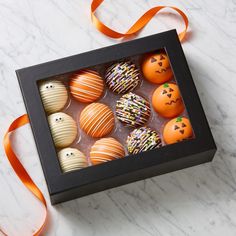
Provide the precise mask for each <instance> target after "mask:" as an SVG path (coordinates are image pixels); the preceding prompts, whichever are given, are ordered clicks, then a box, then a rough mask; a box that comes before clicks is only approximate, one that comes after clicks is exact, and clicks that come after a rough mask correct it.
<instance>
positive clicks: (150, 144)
mask: <svg viewBox="0 0 236 236" xmlns="http://www.w3.org/2000/svg"><path fill="white" fill-rule="evenodd" d="M126 142H127V148H128V152H129V154H137V153H140V152H144V151H149V150H152V149H154V148H159V147H161V146H162V142H161V138H160V136H159V134H158V133H157V132H156V131H155V130H152V129H150V128H148V127H141V128H138V129H135V130H133V131H132V132H131V133H130V135H129V136H128V138H127V141H126Z"/></svg>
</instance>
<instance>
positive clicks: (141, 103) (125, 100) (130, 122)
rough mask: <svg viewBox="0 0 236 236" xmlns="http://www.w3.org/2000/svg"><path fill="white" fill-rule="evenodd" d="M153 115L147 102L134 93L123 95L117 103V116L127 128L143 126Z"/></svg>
mask: <svg viewBox="0 0 236 236" xmlns="http://www.w3.org/2000/svg"><path fill="white" fill-rule="evenodd" d="M150 114H151V110H150V105H149V103H148V101H147V100H145V99H144V98H142V97H141V96H139V95H137V94H134V93H132V92H130V93H127V94H125V95H123V96H122V97H121V98H120V99H119V100H118V101H117V103H116V116H117V119H118V120H119V121H121V122H122V123H123V124H124V125H125V126H130V127H138V126H143V125H144V124H146V122H147V121H148V119H149V117H150Z"/></svg>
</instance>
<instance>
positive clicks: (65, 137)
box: [48, 112, 78, 148]
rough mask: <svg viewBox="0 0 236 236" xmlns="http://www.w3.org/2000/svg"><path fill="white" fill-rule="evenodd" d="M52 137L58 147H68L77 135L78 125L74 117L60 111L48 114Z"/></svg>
mask: <svg viewBox="0 0 236 236" xmlns="http://www.w3.org/2000/svg"><path fill="white" fill-rule="evenodd" d="M48 123H49V127H50V129H51V134H52V138H53V141H54V144H55V146H56V147H57V148H63V147H68V146H69V145H70V144H72V143H73V142H74V141H75V138H76V137H77V132H78V131H77V125H76V122H75V121H74V120H73V118H72V117H70V116H69V115H67V114H65V113H63V112H58V113H54V114H52V115H50V116H48Z"/></svg>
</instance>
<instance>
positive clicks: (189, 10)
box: [0, 0, 236, 236]
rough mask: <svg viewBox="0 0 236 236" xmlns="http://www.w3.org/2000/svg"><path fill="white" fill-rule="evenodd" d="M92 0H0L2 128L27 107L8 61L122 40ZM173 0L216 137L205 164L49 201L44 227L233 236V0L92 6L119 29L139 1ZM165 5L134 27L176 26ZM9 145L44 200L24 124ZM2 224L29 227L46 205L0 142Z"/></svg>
mask: <svg viewBox="0 0 236 236" xmlns="http://www.w3.org/2000/svg"><path fill="white" fill-rule="evenodd" d="M90 2H91V1H88V0H87V1H76V0H71V1H66V0H60V1H56V0H40V1H37V0H21V1H17V0H7V1H6V0H0V32H1V34H0V35H1V37H0V137H1V139H2V137H3V134H4V132H5V130H6V129H7V127H8V125H9V122H10V121H11V120H13V119H14V118H16V117H17V116H19V115H21V114H23V113H25V107H24V104H23V100H22V96H21V93H20V89H19V86H18V82H17V79H16V76H15V72H14V70H15V69H18V68H22V67H26V66H30V65H33V64H38V63H42V62H45V61H49V60H53V59H58V58H60V57H64V56H69V55H72V54H77V53H80V52H84V51H88V50H91V49H96V48H100V47H104V46H108V45H112V44H116V43H118V42H120V40H113V39H109V38H107V37H105V36H103V35H102V34H101V33H99V32H98V31H97V30H96V29H95V28H94V27H93V25H92V24H91V22H90V12H89V10H90ZM157 4H159V5H174V6H177V7H179V8H181V9H182V10H183V11H184V12H186V14H187V15H188V17H189V20H190V30H189V33H188V37H187V41H186V42H185V43H184V44H183V48H184V51H185V54H186V57H187V60H188V63H189V66H190V69H191V72H192V75H193V78H194V81H195V84H196V87H197V89H198V91H199V94H200V98H201V101H202V104H203V107H204V109H205V112H206V115H207V118H208V120H209V123H210V126H211V129H212V132H213V135H214V137H215V140H216V143H217V145H218V149H219V150H218V153H217V155H216V157H215V159H214V161H213V162H212V163H208V164H204V165H200V166H196V167H192V168H189V169H186V170H181V171H178V172H174V173H171V174H166V175H163V176H158V177H155V178H151V179H147V180H143V181H140V182H137V183H132V184H129V185H126V186H122V187H119V188H115V189H111V190H108V191H104V192H101V193H97V194H94V195H91V196H88V197H84V198H81V199H78V200H73V201H70V202H67V203H63V204H60V205H57V206H55V207H52V206H50V204H49V221H48V225H47V227H46V230H45V233H44V235H52V236H64V235H68V236H76V235H88V236H90V235H91V236H100V235H103V236H109V235H114V236H116V235H117V236H123V235H124V236H126V235H136V236H139V235H140V236H172V235H173V236H177V235H178V236H185V235H191V236H199V235H201V236H205V235H206V236H209V235H213V236H221V235H227V236H231V235H232V236H234V235H235V233H236V214H235V212H236V145H235V144H236V118H235V117H236V109H235V103H236V90H235V87H234V86H236V48H235V44H236V27H235V22H236V10H235V9H236V2H235V0H227V1H225V0H215V1H205V0H198V1H190V0H186V1H177V0H169V1H164V0H161V1H155V0H148V1H147V0H132V1H127V2H126V3H124V1H122V0H116V1H114V0H106V1H105V2H104V4H103V5H102V6H101V8H100V9H99V12H98V14H99V15H100V16H101V19H102V20H104V21H106V22H107V24H108V25H109V26H113V27H115V28H116V29H117V30H123V31H125V30H126V29H127V27H128V25H130V24H131V22H133V21H134V19H137V18H138V16H140V15H141V14H142V13H143V12H144V11H145V10H147V9H148V8H150V7H151V6H155V5H157ZM177 23H178V26H177V29H178V30H179V29H181V27H183V25H182V24H181V23H180V20H179V17H176V16H175V15H173V14H163V15H160V16H159V17H156V18H155V19H153V20H152V21H151V22H150V24H149V25H148V26H147V27H146V28H145V29H144V30H143V31H142V32H141V33H140V34H139V35H138V37H143V36H146V35H150V34H154V33H156V32H160V31H163V30H167V29H171V28H173V27H176V25H177ZM15 140H16V142H15V149H16V150H17V153H18V154H19V156H20V159H21V161H22V163H23V164H24V166H25V167H26V169H27V170H28V171H29V173H30V174H31V176H32V177H33V179H34V180H35V182H36V183H37V184H38V186H39V187H40V189H41V190H42V191H43V193H44V194H45V196H46V199H47V201H48V202H49V198H48V193H47V188H46V183H45V180H44V177H43V173H42V169H41V166H40V162H39V159H38V155H37V151H36V147H35V144H34V140H33V136H32V133H31V129H30V127H29V126H26V127H24V128H22V129H20V130H19V132H17V134H16V136H15ZM0 187H1V188H0V189H1V191H0V228H1V229H3V230H5V231H6V232H7V233H8V234H9V235H13V236H15V235H31V234H32V232H33V231H34V230H35V229H36V227H37V226H38V225H39V223H40V219H41V218H42V216H43V214H44V211H43V209H42V207H41V205H40V203H38V202H37V200H36V199H34V197H33V196H32V195H31V194H30V193H29V192H28V191H27V190H26V189H25V187H24V186H23V185H22V184H21V182H20V181H19V180H18V179H17V177H16V176H15V174H14V173H13V171H12V169H11V167H10V165H9V163H8V161H7V159H6V157H5V155H4V152H3V148H0Z"/></svg>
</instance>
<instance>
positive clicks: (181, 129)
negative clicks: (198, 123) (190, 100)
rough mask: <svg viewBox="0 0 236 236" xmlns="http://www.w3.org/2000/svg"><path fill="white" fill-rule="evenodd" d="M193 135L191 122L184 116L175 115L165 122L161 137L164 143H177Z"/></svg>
mask: <svg viewBox="0 0 236 236" xmlns="http://www.w3.org/2000/svg"><path fill="white" fill-rule="evenodd" d="M192 136H193V130H192V126H191V123H190V121H189V119H188V118H186V117H177V118H174V119H172V120H170V121H169V122H167V123H166V125H165V127H164V130H163V139H164V141H165V143H166V144H172V143H177V142H180V141H183V140H186V139H189V138H191V137H192Z"/></svg>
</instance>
